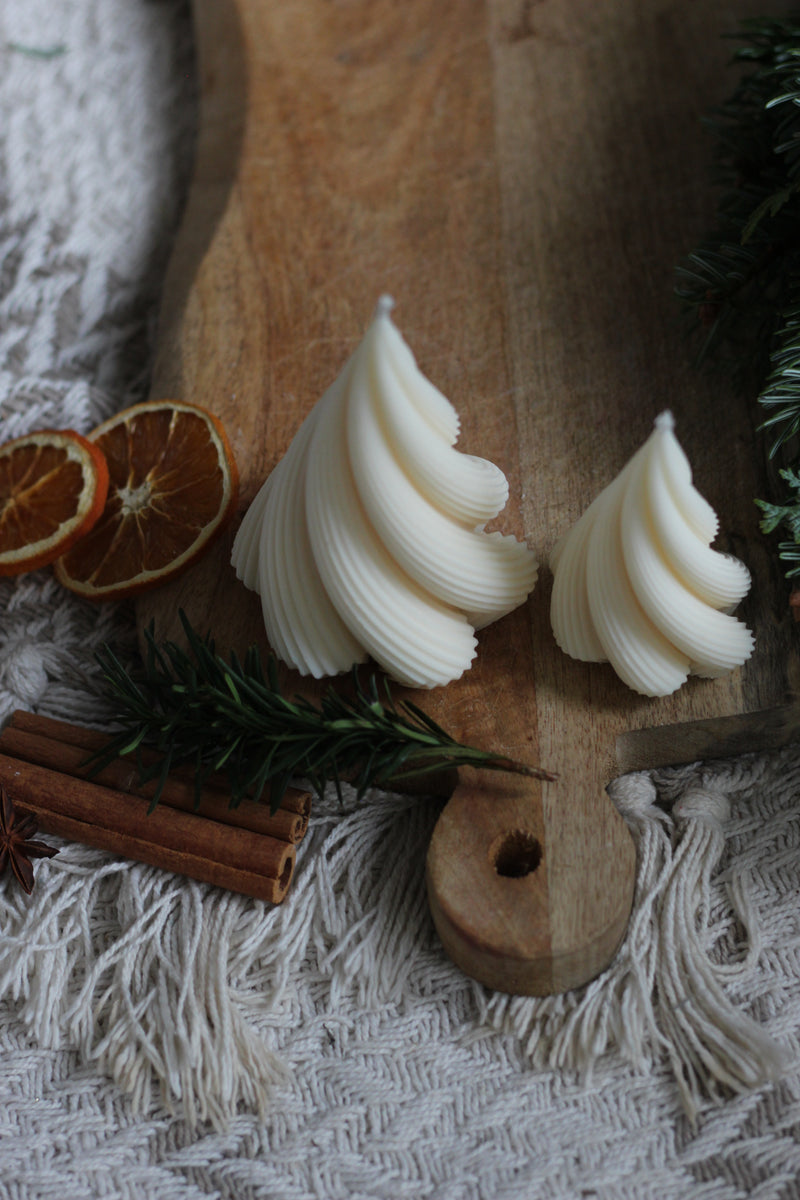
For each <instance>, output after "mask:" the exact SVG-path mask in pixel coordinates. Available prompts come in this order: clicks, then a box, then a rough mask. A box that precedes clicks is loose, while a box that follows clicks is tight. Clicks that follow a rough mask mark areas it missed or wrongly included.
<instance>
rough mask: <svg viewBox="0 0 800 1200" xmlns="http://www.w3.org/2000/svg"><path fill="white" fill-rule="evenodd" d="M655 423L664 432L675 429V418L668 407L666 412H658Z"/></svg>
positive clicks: (670, 431)
mask: <svg viewBox="0 0 800 1200" xmlns="http://www.w3.org/2000/svg"><path fill="white" fill-rule="evenodd" d="M653 424H654V425H655V427H656V429H658V430H660V431H661V432H662V433H672V432H673V431H674V429H675V418H674V417H673V415H672V413H671V412H670V411H669V409H668V408H667V409H665V410H664V412H662V413H659V414H658V416H657V417H656V419H655V421H654V422H653Z"/></svg>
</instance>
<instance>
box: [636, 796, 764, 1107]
mask: <svg viewBox="0 0 800 1200" xmlns="http://www.w3.org/2000/svg"><path fill="white" fill-rule="evenodd" d="M672 812H673V816H674V818H675V822H676V844H675V853H674V857H673V862H672V868H671V870H670V872H669V875H668V877H667V879H666V882H665V886H664V894H663V897H662V900H661V904H660V906H659V908H660V911H659V923H658V934H657V937H658V943H659V947H660V951H659V970H658V975H657V994H658V1006H659V1015H660V1019H661V1027H662V1028H663V1030H664V1037H665V1043H666V1046H667V1049H668V1053H669V1057H670V1061H671V1063H672V1068H673V1071H674V1073H675V1078H676V1080H677V1083H678V1088H679V1091H680V1094H681V1099H682V1101H683V1105H684V1108H685V1110H686V1112H687V1114H688V1115H689V1116H690V1117H691V1118H692V1119H694V1118H695V1117H696V1115H697V1113H698V1111H699V1110H700V1108H701V1107H702V1104H703V1100H704V1099H705V1098H706V1097H707V1098H709V1099H711V1100H716V1101H719V1100H721V1099H722V1098H723V1097H724V1095H725V1094H726V1093H728V1094H730V1092H744V1091H748V1090H750V1089H751V1088H756V1087H759V1086H760V1085H762V1084H764V1083H766V1082H768V1081H769V1080H774V1079H777V1078H779V1076H780V1073H781V1061H782V1054H781V1051H780V1050H779V1048H778V1046H777V1045H776V1044H775V1043H774V1042H773V1041H772V1039H771V1038H769V1037H767V1035H766V1034H765V1033H764V1031H763V1030H762V1029H761V1028H760V1027H759V1026H758V1025H757V1024H756V1023H755V1022H754V1021H752V1020H751V1019H750V1018H748V1017H746V1016H744V1015H743V1014H741V1013H739V1012H738V1011H737V1010H736V1008H735V1007H734V1005H733V1004H732V1003H731V1001H730V999H729V998H728V995H727V993H726V992H725V990H724V988H723V986H722V984H723V982H724V981H725V979H726V978H730V977H731V975H736V974H741V972H742V970H743V968H744V969H746V968H747V967H748V966H749V965H750V962H751V960H752V957H753V952H754V951H755V949H756V947H755V946H754V945H753V946H751V952H750V953H749V954H748V955H747V956H746V957H745V959H744V961H743V963H742V964H741V965H740V964H735V965H734V966H733V967H732V968H731V967H728V966H724V965H721V964H718V963H715V962H714V960H713V957H712V951H713V941H712V937H711V928H712V927H711V920H710V917H711V906H712V901H713V887H712V874H713V872H714V870H715V868H716V867H717V866H718V864H719V861H720V859H721V857H722V852H723V849H724V845H725V833H724V830H723V825H724V822H725V821H726V820H727V819H728V817H729V815H730V805H729V803H728V799H727V797H726V796H725V795H723V794H722V793H721V792H719V791H715V790H711V789H710V788H705V789H703V788H699V787H695V788H691V789H690V790H689V791H687V792H686V793H685V795H684V796H683V797H682V799H681V800H679V801H678V803H677V804H676V805H675V807H674V808H673V810H672ZM729 894H730V899H731V902H732V904H733V906H734V912H735V914H736V916H737V917H738V919H739V920H740V921H742V923H743V924H744V925H745V927H747V925H748V920H747V918H748V916H749V915H750V914H749V913H748V910H747V906H746V904H743V903H742V901H743V895H742V890H741V885H739V887H738V888H733V889H730V890H729ZM749 926H750V928H754V923H753V922H752V920H751V921H750V922H749Z"/></svg>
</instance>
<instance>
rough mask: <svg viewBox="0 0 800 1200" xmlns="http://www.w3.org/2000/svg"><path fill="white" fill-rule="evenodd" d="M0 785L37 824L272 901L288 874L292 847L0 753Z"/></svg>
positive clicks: (282, 893)
mask: <svg viewBox="0 0 800 1200" xmlns="http://www.w3.org/2000/svg"><path fill="white" fill-rule="evenodd" d="M0 782H2V783H3V784H4V786H5V787H6V788H7V789H8V792H9V794H10V795H11V797H12V798H13V800H14V802H15V803H16V804H18V805H19V807H20V808H24V809H27V810H28V811H29V812H32V813H33V814H34V815H35V816H36V818H37V822H38V824H39V828H40V829H41V830H42V831H44V832H46V833H54V834H56V835H58V836H60V837H66V838H69V839H72V840H75V841H80V842H83V843H84V844H86V845H89V846H95V847H98V848H99V849H102V850H109V851H111V852H112V853H114V854H118V855H120V856H121V857H124V858H130V859H135V860H138V861H140V862H145V863H149V864H151V865H152V866H157V867H162V868H165V869H166V870H169V871H174V872H175V873H177V874H182V875H188V876H190V877H191V878H193V879H198V880H200V881H202V882H204V883H212V884H216V885H217V886H219V887H225V888H228V889H230V890H231V891H236V892H243V893H244V894H246V895H248V896H253V897H255V898H256V899H260V900H268V901H271V902H272V903H274V904H279V903H280V902H281V900H283V899H284V897H285V895H286V892H287V890H288V888H289V884H290V882H291V879H292V875H293V873H294V865H295V854H296V849H295V846H294V845H293V844H292V843H290V842H287V841H281V840H279V839H278V838H274V837H270V836H269V835H267V834H262V833H253V832H252V831H251V830H247V829H242V828H237V827H235V826H232V825H228V824H223V823H222V822H221V821H216V820H212V819H210V818H209V817H207V816H202V815H199V814H196V813H191V812H184V811H183V810H181V809H177V808H172V807H170V806H168V805H164V806H161V805H159V806H158V808H156V809H155V810H154V811H153V812H152V813H148V811H147V809H148V803H147V800H146V799H145V798H143V797H139V796H133V795H131V794H130V793H128V792H122V791H119V790H117V789H114V788H110V787H107V786H105V785H103V784H98V783H92V782H90V781H88V780H85V779H79V778H75V777H73V776H71V775H67V774H62V773H61V772H59V771H54V770H51V769H49V768H48V767H44V766H41V765H39V764H37V763H31V762H26V761H24V760H22V759H17V758H12V757H10V756H9V755H7V754H0Z"/></svg>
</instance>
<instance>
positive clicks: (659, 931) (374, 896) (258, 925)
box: [0, 774, 781, 1129]
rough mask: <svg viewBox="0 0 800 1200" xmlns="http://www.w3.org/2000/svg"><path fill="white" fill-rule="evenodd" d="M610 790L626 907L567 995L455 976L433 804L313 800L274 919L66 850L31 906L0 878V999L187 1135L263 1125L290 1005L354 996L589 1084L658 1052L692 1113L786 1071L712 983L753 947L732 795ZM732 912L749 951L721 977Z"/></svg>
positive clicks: (730, 975) (45, 1039) (219, 895)
mask: <svg viewBox="0 0 800 1200" xmlns="http://www.w3.org/2000/svg"><path fill="white" fill-rule="evenodd" d="M609 790H610V792H611V794H612V796H613V799H614V801H615V803H616V804H617V806H618V807H619V809H620V811H621V812H622V813H623V815H624V817H625V819H626V821H627V822H628V825H629V826H630V828H631V831H632V833H633V836H634V838H635V840H636V843H637V851H638V871H637V883H636V889H635V896H634V904H633V911H632V915H631V920H630V924H629V928H628V931H627V934H626V937H625V940H624V943H623V945H622V947H621V948H620V951H619V953H618V955H617V957H616V959H615V961H614V962H613V963H612V964H611V966H610V967H609V968H608V970H607V971H606V972H605V973H604V974H603V975H602V976H600V977H599V978H598V979H596V980H594V981H593V982H592V983H590V984H588V985H587V986H586V987H585V988H583V989H581V990H579V991H576V992H572V993H568V994H566V995H560V996H549V997H544V998H541V999H536V998H530V997H512V996H505V995H501V994H499V993H493V992H489V991H488V990H487V989H485V988H483V987H481V986H480V985H479V984H477V983H474V981H472V980H469V979H467V978H466V977H465V976H464V975H462V973H461V972H460V971H458V970H457V969H456V968H455V967H453V966H452V964H451V963H450V962H449V960H447V959H446V958H445V956H444V955H443V954H442V951H441V947H440V945H439V943H438V941H437V939H436V935H435V933H434V930H433V925H432V922H431V919H430V914H429V912H428V908H427V903H426V901H425V890H424V862H425V853H426V849H427V845H428V841H429V839H430V835H431V832H432V829H433V824H434V822H435V819H436V815H437V809H436V806H435V805H434V804H433V803H432V802H426V801H424V800H420V799H419V798H409V797H387V796H384V795H382V794H380V793H375V794H373V795H372V796H370V797H369V798H367V800H365V802H364V803H363V804H361V805H358V806H357V807H356V808H355V809H354V810H353V811H351V812H347V813H343V812H341V811H340V810H339V808H338V806H337V805H336V804H335V803H331V801H328V805H327V808H326V805H325V804H324V803H323V804H319V805H318V806H316V808H315V817H314V820H313V821H312V826H311V829H310V830H309V832H308V834H307V836H306V838H305V840H304V842H303V845H302V847H301V853H300V856H299V861H298V870H297V874H296V876H295V880H294V883H293V885H292V892H291V893H290V896H289V897H288V898H287V901H286V903H284V904H283V905H281V906H280V907H279V908H271V907H270V906H267V905H263V904H260V903H257V902H255V901H250V900H247V899H246V898H244V897H240V896H235V895H232V894H229V893H226V892H221V891H218V890H217V889H214V888H207V887H204V886H202V885H198V884H194V883H191V882H189V881H187V880H181V879H176V878H175V877H173V876H171V875H168V874H165V873H163V872H160V871H156V870H154V869H152V868H147V867H142V866H138V865H133V864H130V863H115V862H108V861H107V859H106V857H105V856H104V855H101V854H99V853H98V852H96V851H92V850H88V849H86V848H84V847H81V846H75V845H67V846H65V847H64V848H63V849H62V851H61V853H60V854H59V855H58V856H57V857H56V858H55V859H52V860H47V861H43V862H42V863H40V864H37V876H38V883H37V887H36V890H35V892H34V894H33V896H32V897H30V898H29V899H27V898H24V897H22V896H21V895H20V894H19V893H18V892H17V891H15V890H14V889H13V888H11V887H7V886H0V928H2V931H3V937H2V939H0V997H6V996H7V997H11V998H12V999H13V1000H15V1001H16V1002H17V1005H18V1010H19V1013H20V1016H21V1018H22V1020H23V1021H24V1022H25V1024H26V1025H27V1027H28V1029H29V1030H30V1032H31V1034H32V1035H33V1036H34V1037H35V1038H36V1039H37V1041H38V1042H39V1043H40V1044H42V1045H46V1046H52V1047H58V1046H59V1045H62V1044H64V1043H67V1044H69V1045H71V1046H73V1047H74V1048H76V1049H77V1051H78V1052H79V1054H80V1056H81V1058H82V1059H83V1060H84V1061H87V1062H88V1061H93V1062H96V1063H97V1064H98V1066H99V1067H100V1068H101V1069H102V1070H103V1071H105V1072H106V1073H108V1074H109V1075H110V1076H111V1077H112V1078H113V1079H114V1080H115V1081H116V1082H117V1083H118V1085H119V1086H120V1087H121V1088H122V1089H123V1090H124V1091H125V1092H127V1093H128V1094H129V1096H130V1097H131V1099H132V1102H133V1106H134V1109H135V1110H137V1111H140V1112H145V1113H146V1112H150V1111H152V1110H153V1109H154V1108H156V1107H157V1106H158V1103H159V1097H160V1101H161V1103H163V1104H165V1105H166V1106H167V1107H168V1109H170V1110H175V1111H178V1112H180V1113H182V1115H183V1116H184V1118H185V1120H186V1121H187V1122H188V1124H189V1125H190V1126H193V1125H194V1124H195V1123H196V1122H197V1121H198V1120H200V1121H208V1122H210V1123H211V1124H212V1125H213V1126H215V1127H217V1128H219V1129H222V1128H225V1127H226V1126H227V1125H228V1123H229V1122H230V1120H231V1118H232V1117H233V1116H234V1115H235V1114H236V1112H237V1110H238V1109H239V1108H240V1107H244V1108H245V1109H247V1110H249V1111H251V1112H256V1113H259V1114H261V1115H262V1116H263V1115H265V1114H266V1113H267V1112H268V1110H269V1108H270V1106H271V1102H272V1098H273V1095H274V1091H275V1088H276V1086H278V1085H280V1084H281V1082H282V1080H284V1079H285V1077H286V1071H285V1068H284V1066H283V1063H282V1061H281V1059H280V1057H279V1055H278V1053H277V1051H276V1049H274V1048H273V1047H274V1046H275V1045H276V1043H277V1044H278V1048H280V1047H281V1046H285V1045H288V1044H290V1042H291V1038H292V1037H293V1036H294V1035H295V1033H296V1031H297V1029H298V1028H299V1027H300V1026H301V1025H302V1023H303V1015H304V1013H313V1012H317V1011H318V1009H319V1007H320V1006H324V1009H325V1011H327V1012H330V1013H331V1014H333V1013H336V1012H337V1011H347V1007H348V1006H353V1005H357V1006H358V1008H359V1009H361V1010H362V1011H363V1010H366V1011H368V1012H369V1011H377V1010H378V1009H380V1008H384V1007H385V1006H387V1005H388V1006H392V1007H393V1008H394V1010H395V1011H396V1012H397V1014H398V1019H399V1018H400V1015H401V1013H402V1012H403V1010H406V1011H407V1012H408V1013H409V1016H410V1017H411V1018H413V1014H414V1009H415V1005H420V1006H423V1007H424V1008H425V1010H426V1011H428V1012H429V1010H430V1006H431V1005H432V1004H433V1005H438V1006H439V1011H440V1016H441V1021H442V1023H443V1026H446V1027H449V1028H450V1029H451V1036H453V1037H456V1036H459V1037H465V1038H469V1037H482V1036H483V1037H485V1036H487V1035H490V1034H491V1033H492V1032H493V1031H495V1032H503V1033H506V1034H508V1033H510V1034H512V1035H513V1036H514V1037H515V1038H516V1039H518V1041H519V1045H520V1050H521V1052H522V1053H523V1055H524V1056H525V1057H526V1058H527V1059H528V1061H529V1062H530V1063H531V1065H532V1066H533V1067H536V1068H540V1069H557V1070H574V1071H577V1072H578V1073H580V1074H582V1075H584V1076H588V1075H590V1074H591V1071H592V1068H593V1066H594V1065H595V1064H596V1063H597V1062H598V1060H599V1059H600V1058H601V1057H602V1056H603V1055H604V1054H607V1053H608V1052H609V1051H611V1050H613V1049H617V1050H618V1051H619V1052H620V1053H621V1054H622V1055H623V1057H624V1058H625V1059H626V1060H627V1061H628V1062H629V1063H630V1064H631V1065H632V1066H633V1067H634V1068H635V1069H636V1070H638V1071H648V1070H651V1069H653V1068H654V1067H655V1066H656V1065H660V1064H662V1063H664V1062H665V1061H666V1062H668V1063H669V1064H670V1066H671V1069H672V1071H673V1072H674V1074H675V1077H676V1080H677V1086H678V1088H679V1091H680V1095H681V1098H682V1100H683V1104H684V1106H685V1109H686V1111H687V1113H688V1114H689V1115H690V1116H691V1117H695V1116H696V1115H697V1114H698V1112H700V1110H701V1109H702V1108H703V1107H704V1106H705V1105H706V1104H707V1103H709V1102H713V1101H715V1100H719V1099H720V1098H721V1097H723V1096H724V1095H728V1094H731V1093H736V1092H742V1091H745V1090H747V1089H750V1088H755V1087H758V1086H759V1085H761V1084H763V1083H765V1082H766V1081H768V1080H771V1079H775V1078H777V1077H778V1075H779V1073H780V1064H781V1055H780V1052H779V1050H778V1048H777V1047H776V1046H775V1044H774V1043H773V1042H772V1041H771V1040H770V1039H769V1038H768V1037H767V1036H766V1034H765V1033H764V1032H763V1030H762V1029H761V1028H760V1027H759V1026H758V1025H757V1024H756V1023H755V1022H753V1021H752V1020H750V1019H749V1018H748V1017H746V1016H745V1015H743V1014H742V1013H741V1012H739V1011H738V1010H737V1008H736V1007H735V1005H734V1004H733V1002H732V1001H731V999H730V998H729V996H728V994H727V992H726V990H725V989H726V985H728V984H730V983H732V982H734V983H735V982H736V980H737V979H739V978H743V977H744V976H745V975H746V973H747V972H748V971H750V970H751V969H752V967H753V965H754V962H755V958H756V956H757V954H758V949H759V946H758V941H757V939H756V938H755V937H754V931H755V929H756V927H757V921H756V920H755V914H754V913H753V912H752V911H751V905H750V904H749V903H748V899H747V895H748V893H747V888H746V886H745V884H744V881H743V880H742V879H738V878H737V879H733V880H730V881H729V882H728V893H727V894H726V893H725V892H724V890H723V886H722V884H723V882H724V881H723V880H722V879H721V877H720V876H719V874H718V873H717V868H718V865H719V861H720V857H721V855H722V851H723V848H724V843H725V835H724V829H723V826H724V822H725V820H726V817H727V813H728V802H727V799H726V797H725V796H724V795H723V794H722V793H721V792H720V791H719V790H717V789H716V788H715V787H714V785H713V782H712V783H708V782H706V784H705V785H704V786H702V787H701V786H692V787H691V788H690V789H689V790H688V791H687V790H686V786H685V785H684V786H683V788H682V791H683V793H684V794H683V796H682V797H680V796H678V799H677V802H676V803H675V805H674V807H673V809H672V812H671V813H670V812H668V811H665V810H664V808H663V807H661V806H660V805H659V803H658V794H657V791H656V787H655V785H654V783H653V781H652V779H651V777H650V776H649V775H645V774H641V775H630V776H626V777H623V778H622V779H620V780H617V781H616V782H615V783H614V784H613V785H612V787H611V788H610V789H609ZM676 795H677V792H676ZM398 847H402V853H398ZM734 919H735V920H736V921H738V923H739V926H740V927H741V928H742V929H743V931H744V932H743V947H739V946H737V947H736V949H737V950H738V951H739V953H738V957H737V958H736V960H735V961H734V962H733V963H727V964H723V963H722V962H720V961H718V960H719V959H720V957H721V955H720V945H719V943H720V939H722V938H725V939H727V940H728V941H729V940H730V934H731V929H732V921H733V920H734ZM748 943H749V945H748ZM726 950H729V948H728V947H726ZM727 956H728V958H729V957H730V953H728V955H727ZM443 997H446V1002H445V1001H444V1000H442V998H443Z"/></svg>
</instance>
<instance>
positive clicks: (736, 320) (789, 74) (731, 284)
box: [676, 12, 800, 576]
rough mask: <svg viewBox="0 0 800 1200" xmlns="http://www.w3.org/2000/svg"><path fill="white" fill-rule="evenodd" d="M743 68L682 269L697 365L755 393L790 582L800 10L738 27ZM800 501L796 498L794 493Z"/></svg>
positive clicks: (794, 545)
mask: <svg viewBox="0 0 800 1200" xmlns="http://www.w3.org/2000/svg"><path fill="white" fill-rule="evenodd" d="M739 36H740V40H741V41H742V43H743V44H742V45H741V46H740V47H739V49H738V50H737V51H736V53H735V54H734V62H735V63H738V64H740V65H743V66H745V67H746V68H747V70H746V73H745V74H744V75H743V76H742V78H741V79H740V81H739V84H738V86H737V87H736V88H735V90H734V92H733V93H732V95H731V96H730V98H729V99H728V100H727V101H726V102H725V103H724V104H722V105H721V106H719V107H718V108H717V109H716V110H714V112H713V113H712V114H711V115H710V116H709V118H708V120H707V122H706V124H707V125H708V128H709V130H710V132H711V134H712V135H713V136H714V138H715V140H716V163H717V167H718V178H719V184H720V187H721V194H720V197H719V201H718V205H717V212H716V223H715V226H714V228H713V229H712V230H711V231H710V233H709V234H708V236H707V237H706V238H704V239H703V241H702V242H701V243H700V245H699V246H698V247H697V249H696V250H695V251H694V252H693V253H692V254H690V255H689V256H688V257H687V259H686V261H685V262H684V263H683V264H682V265H681V266H679V268H678V271H677V286H676V290H677V294H678V296H679V297H680V299H681V301H682V302H683V305H684V308H685V310H686V312H687V313H688V315H689V317H690V319H691V322H692V324H693V325H694V326H695V327H696V328H697V329H699V330H701V331H702V335H703V337H702V345H701V350H700V354H699V358H700V360H701V361H703V360H707V359H709V358H711V357H712V356H713V357H714V358H716V359H717V360H718V361H722V362H725V361H727V365H728V366H729V368H730V369H731V370H732V373H733V374H734V376H735V377H737V378H738V381H739V384H740V386H742V387H743V388H744V389H745V390H746V391H748V392H752V393H753V394H754V395H755V396H756V397H757V403H758V404H759V406H760V407H761V408H762V410H763V420H762V421H761V424H760V429H761V430H762V432H765V433H766V434H767V436H768V438H769V439H771V440H770V441H769V444H768V451H769V456H770V458H775V457H776V456H777V455H778V454H779V453H780V455H781V457H782V459H783V462H784V464H785V467H786V469H785V470H782V471H780V477H781V478H782V479H783V481H784V483H786V484H787V485H788V489H789V492H790V494H789V495H788V496H787V498H786V503H785V504H777V505H776V504H769V503H767V502H766V501H760V500H757V501H756V503H757V504H759V506H760V507H761V509H762V512H763V513H764V517H763V519H762V522H761V528H762V531H763V532H764V533H772V532H774V531H776V530H777V529H778V528H781V529H783V530H785V531H786V532H787V533H788V534H789V535H790V537H791V539H792V540H791V541H783V542H781V543H780V544H779V546H778V553H779V557H780V558H781V559H782V560H783V561H784V563H785V564H787V568H788V569H787V571H786V574H787V575H788V576H792V575H797V574H800V568H798V567H797V562H798V560H800V503H799V501H800V495H798V492H797V488H796V485H795V480H796V479H797V478H798V476H800V452H798V448H797V447H798V437H797V435H798V434H799V433H800V12H794V13H792V14H790V15H788V16H786V17H783V18H777V19H775V18H754V19H751V20H749V21H745V22H743V23H742V26H741V33H740V35H739ZM792 492H793V493H794V494H791V493H792Z"/></svg>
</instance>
